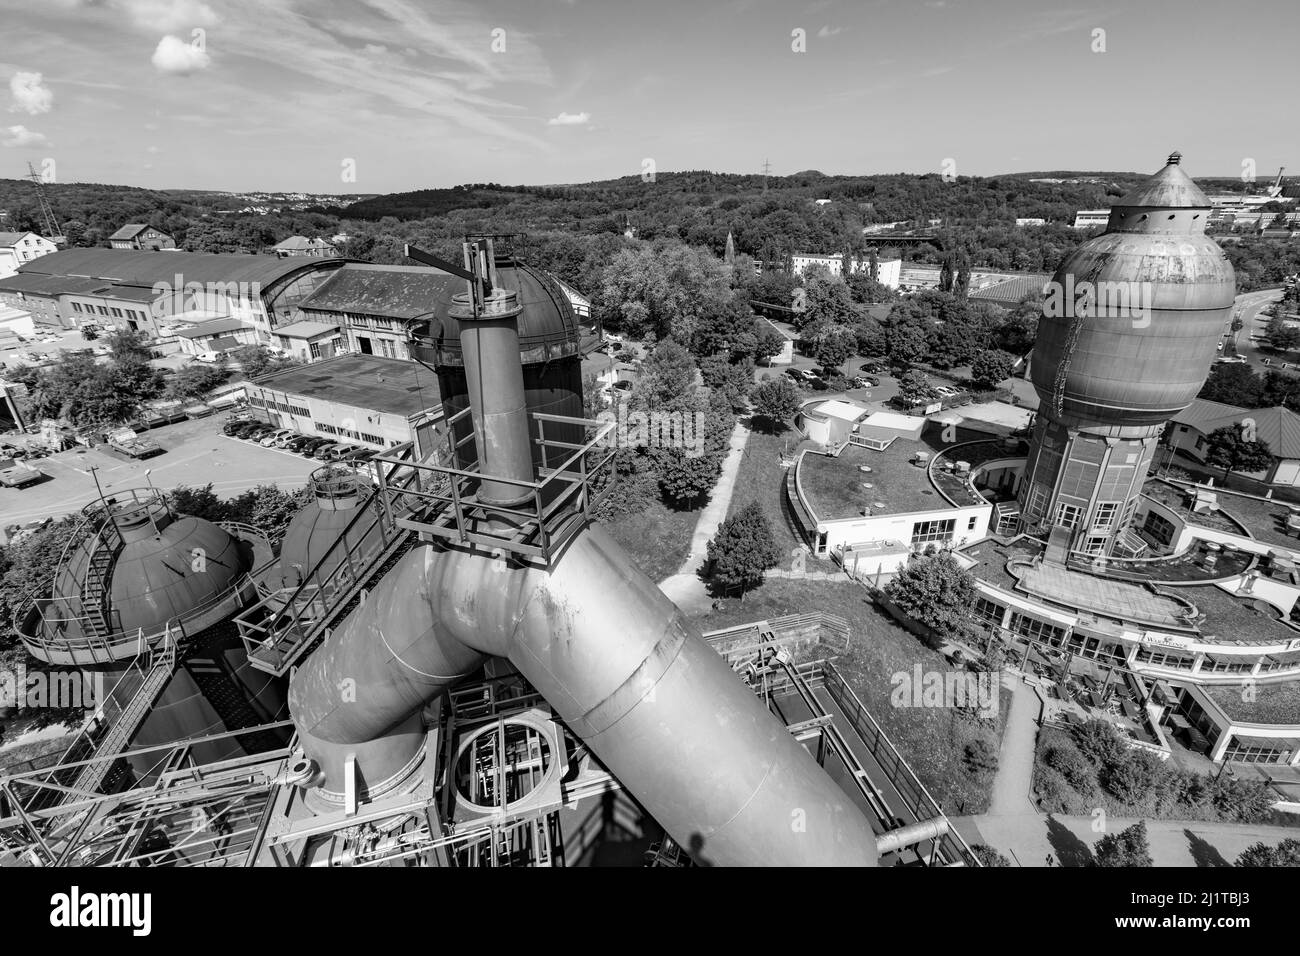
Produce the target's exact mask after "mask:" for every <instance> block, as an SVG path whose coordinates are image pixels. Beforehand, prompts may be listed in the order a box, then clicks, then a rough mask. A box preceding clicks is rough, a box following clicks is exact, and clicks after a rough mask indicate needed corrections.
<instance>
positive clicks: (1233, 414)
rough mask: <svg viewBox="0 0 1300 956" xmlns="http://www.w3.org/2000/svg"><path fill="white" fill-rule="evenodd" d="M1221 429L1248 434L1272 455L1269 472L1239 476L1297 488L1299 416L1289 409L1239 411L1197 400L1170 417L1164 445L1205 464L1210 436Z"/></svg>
mask: <svg viewBox="0 0 1300 956" xmlns="http://www.w3.org/2000/svg"><path fill="white" fill-rule="evenodd" d="M1220 428H1236V429H1242V430H1248V431H1249V433H1250V434H1252V435H1254V436H1255V440H1258V441H1263V442H1265V443H1266V444H1267V445H1268V448H1269V451H1270V452H1272V454H1273V463H1272V464H1271V465H1269V467H1268V468H1266V469H1264V470H1262V471H1256V472H1242V474H1245V475H1248V476H1249V477H1251V478H1255V479H1257V480H1259V481H1262V482H1264V483H1266V484H1270V485H1289V486H1292V487H1297V486H1300V415H1297V414H1296V413H1295V412H1293V411H1291V409H1289V408H1282V407H1281V406H1277V407H1274V408H1238V407H1237V406H1236V405H1225V404H1223V403H1222V402H1209V401H1206V400H1205V399H1203V398H1196V399H1193V400H1192V403H1191V404H1190V405H1188V406H1187V407H1186V408H1185V409H1183V410H1182V411H1181V412H1179V413H1178V414H1176V415H1175V416H1174V417H1173V421H1172V424H1171V425H1170V427H1169V430H1168V431H1167V432H1166V433H1165V437H1164V443H1165V444H1166V445H1167V446H1168V447H1170V448H1175V449H1177V450H1179V451H1181V452H1184V453H1186V454H1188V455H1190V456H1191V457H1192V458H1195V459H1196V460H1197V461H1199V462H1202V463H1205V462H1207V461H1208V458H1209V448H1208V441H1209V436H1210V435H1211V434H1213V433H1214V432H1215V431H1216V430H1218V429H1220Z"/></svg>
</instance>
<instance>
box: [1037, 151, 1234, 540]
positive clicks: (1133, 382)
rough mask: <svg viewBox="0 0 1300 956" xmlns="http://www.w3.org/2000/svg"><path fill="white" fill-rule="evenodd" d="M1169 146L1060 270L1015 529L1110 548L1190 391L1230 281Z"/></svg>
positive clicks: (1200, 373)
mask: <svg viewBox="0 0 1300 956" xmlns="http://www.w3.org/2000/svg"><path fill="white" fill-rule="evenodd" d="M1180 162H1181V156H1180V154H1178V153H1173V154H1172V155H1171V156H1170V157H1169V160H1168V162H1167V163H1166V165H1165V167H1164V168H1163V169H1162V170H1160V171H1159V172H1158V173H1156V174H1155V175H1154V176H1152V177H1151V178H1150V179H1148V180H1147V181H1146V182H1145V183H1143V184H1142V185H1141V186H1139V187H1137V188H1136V189H1135V190H1133V191H1131V192H1129V193H1128V194H1126V195H1125V196H1124V197H1123V198H1121V199H1120V200H1119V201H1118V202H1117V203H1116V204H1115V205H1114V206H1113V207H1112V209H1111V211H1110V221H1109V222H1108V223H1107V225H1106V230H1105V232H1103V233H1102V234H1101V235H1099V236H1096V237H1094V238H1092V239H1089V240H1088V241H1086V242H1084V243H1083V244H1082V245H1081V246H1079V248H1078V249H1076V250H1075V251H1074V252H1073V253H1072V254H1071V255H1070V256H1068V257H1067V258H1066V260H1065V261H1064V262H1063V263H1061V267H1060V268H1059V269H1058V270H1057V271H1056V275H1055V276H1054V277H1053V280H1052V283H1051V284H1050V285H1049V287H1048V294H1047V297H1046V300H1045V302H1044V307H1043V317H1042V319H1041V321H1040V322H1039V326H1038V339H1037V342H1036V343H1035V345H1034V352H1033V359H1032V363H1031V372H1030V378H1031V380H1032V381H1033V384H1034V388H1035V390H1036V391H1037V393H1038V397H1039V400H1040V403H1041V404H1040V406H1039V410H1038V415H1037V418H1036V420H1035V422H1034V427H1033V435H1032V441H1031V444H1030V449H1029V460H1028V463H1027V465H1026V468H1025V474H1024V480H1023V481H1022V482H1021V486H1020V492H1019V495H1020V504H1021V529H1022V530H1025V531H1029V532H1040V533H1041V532H1048V533H1049V534H1050V535H1051V537H1052V540H1053V541H1054V542H1056V543H1058V544H1059V545H1061V546H1064V547H1069V548H1072V549H1076V550H1081V551H1086V552H1088V553H1091V554H1110V553H1112V551H1113V550H1114V549H1115V548H1116V543H1117V540H1118V541H1119V542H1120V545H1121V547H1120V551H1121V552H1123V551H1125V549H1126V547H1127V541H1126V539H1125V537H1124V534H1123V532H1124V530H1125V529H1126V527H1127V525H1128V522H1129V521H1130V519H1131V518H1132V514H1133V510H1134V508H1135V506H1136V503H1137V497H1138V495H1139V493H1140V492H1141V489H1142V484H1143V482H1144V481H1145V480H1146V477H1147V473H1148V471H1149V470H1150V466H1151V461H1152V459H1153V457H1154V454H1155V448H1156V444H1157V442H1158V441H1159V438H1160V434H1161V432H1162V431H1163V429H1164V426H1165V423H1166V422H1168V421H1169V419H1170V418H1172V417H1173V416H1174V415H1175V414H1177V413H1178V412H1179V411H1181V410H1182V409H1184V408H1186V407H1187V406H1188V404H1190V403H1191V401H1192V399H1194V398H1195V397H1196V394H1197V392H1199V391H1200V389H1201V386H1202V385H1203V384H1204V383H1205V379H1206V377H1207V376H1208V374H1209V368H1210V364H1211V362H1212V361H1213V359H1214V357H1215V355H1216V344H1217V343H1218V341H1219V339H1220V337H1221V336H1222V335H1223V333H1224V331H1225V330H1226V325H1227V322H1228V317H1229V313H1230V311H1231V309H1232V303H1233V298H1234V296H1235V294H1236V282H1235V279H1234V275H1233V269H1232V265H1231V264H1230V263H1229V262H1228V260H1227V257H1226V256H1225V255H1224V254H1223V250H1222V249H1220V248H1219V246H1218V245H1217V244H1216V243H1215V242H1214V240H1213V239H1210V238H1209V237H1208V236H1206V235H1205V223H1206V220H1207V219H1208V217H1209V213H1210V202H1209V200H1208V199H1206V197H1205V194H1204V193H1203V192H1201V190H1200V189H1199V188H1198V187H1197V185H1196V184H1195V183H1194V182H1192V180H1191V179H1190V178H1189V177H1188V176H1187V174H1186V173H1185V172H1183V169H1182V166H1181V165H1180Z"/></svg>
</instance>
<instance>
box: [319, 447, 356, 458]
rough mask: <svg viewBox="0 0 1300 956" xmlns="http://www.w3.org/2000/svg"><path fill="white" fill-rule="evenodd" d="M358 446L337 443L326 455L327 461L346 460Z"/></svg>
mask: <svg viewBox="0 0 1300 956" xmlns="http://www.w3.org/2000/svg"><path fill="white" fill-rule="evenodd" d="M356 448H357V446H356V445H335V446H334V447H333V448H331V449H329V451H328V452H327V453H326V455H325V460H326V461H345V460H347V458H348V457H349V456H350V455H351V453H352V452H353V451H355V450H356Z"/></svg>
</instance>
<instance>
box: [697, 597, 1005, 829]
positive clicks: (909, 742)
mask: <svg viewBox="0 0 1300 956" xmlns="http://www.w3.org/2000/svg"><path fill="white" fill-rule="evenodd" d="M815 610H819V611H826V612H827V613H830V614H836V615H839V616H840V617H842V618H844V619H845V620H847V621H848V622H849V629H850V633H851V635H852V637H851V642H850V645H849V648H848V650H847V651H845V652H843V653H840V654H838V655H836V656H835V657H834V660H835V666H836V667H837V668H839V670H840V672H841V673H842V674H843V675H844V679H845V680H846V681H848V683H849V685H850V686H851V687H852V688H853V691H854V693H856V694H857V695H858V697H859V698H861V700H862V703H863V704H864V705H865V706H866V707H867V709H868V710H869V711H871V715H872V716H873V717H874V718H875V719H876V722H877V723H879V724H880V726H881V727H882V728H883V729H884V731H885V733H886V734H888V735H889V739H890V740H892V741H893V743H894V746H895V747H897V748H898V750H899V752H900V753H901V754H902V755H903V757H904V758H905V759H906V760H907V761H908V763H910V764H911V766H912V769H913V770H914V771H915V772H916V775H917V776H918V777H919V778H920V779H921V782H922V783H924V784H925V786H926V788H927V789H928V790H929V791H930V793H931V794H932V795H933V796H934V798H935V799H936V800H938V801H939V804H940V805H941V806H942V807H943V809H944V810H945V812H947V813H952V814H969V813H982V812H983V811H984V810H986V809H988V803H989V797H990V794H991V791H992V785H993V776H992V773H991V772H982V773H975V772H973V771H972V770H971V769H970V768H969V767H968V766H967V764H966V762H965V760H964V755H965V752H966V746H967V744H968V743H970V742H972V741H974V740H976V739H980V738H982V739H984V740H985V741H986V742H987V743H988V744H989V745H990V746H991V747H992V749H993V752H994V753H996V752H997V750H998V748H999V745H1000V740H1001V734H1002V726H1003V723H1004V721H1003V718H1002V715H1004V714H1005V712H1006V707H1005V706H1002V707H999V709H998V713H999V718H998V719H997V720H996V721H991V720H980V719H977V718H974V717H972V716H969V715H967V714H965V713H963V712H961V711H958V710H956V709H952V708H927V707H895V706H894V705H893V703H892V702H891V699H890V697H891V694H892V692H893V690H894V687H895V684H894V681H893V679H892V678H893V676H894V675H895V674H898V673H909V674H910V673H913V672H914V668H915V667H916V665H917V664H920V665H921V669H922V671H923V672H929V671H938V672H947V671H950V670H951V669H952V666H953V665H952V664H950V663H949V662H948V660H947V659H946V658H944V657H943V656H942V655H941V654H939V653H938V652H937V651H934V650H931V649H930V648H928V647H926V646H925V645H923V644H922V643H921V642H920V641H918V640H917V639H916V638H915V637H913V636H912V635H911V634H909V633H908V632H907V631H906V630H904V629H903V628H902V627H900V626H899V625H898V624H896V623H894V621H893V620H892V619H890V618H889V617H888V616H887V615H885V614H884V613H883V612H881V611H878V610H876V608H875V606H874V605H873V604H872V603H871V598H870V596H869V595H868V594H867V592H866V591H865V590H863V589H862V588H861V587H860V586H859V585H856V584H853V583H851V582H848V581H845V582H831V581H808V580H795V579H788V578H778V579H774V580H771V581H768V582H767V583H765V584H764V585H763V586H762V587H760V588H758V589H757V590H755V591H751V592H750V593H749V594H747V595H746V596H745V597H744V599H743V600H736V599H729V600H726V601H724V602H723V607H722V608H721V609H719V610H718V611H714V612H712V613H710V614H708V615H707V616H705V617H701V618H697V619H696V620H695V623H696V624H697V625H698V626H699V627H700V628H701V629H702V630H705V631H710V630H718V629H720V628H724V627H729V626H732V625H735V624H745V623H749V622H750V621H756V620H763V619H767V618H773V617H781V616H783V615H787V614H804V613H808V612H811V611H815ZM808 653H810V654H818V655H820V656H829V654H828V652H827V650H826V649H825V648H812V649H810V650H809V651H808ZM1002 704H1004V705H1005V704H1007V700H1006V695H1005V694H1004V695H1003V696H1002Z"/></svg>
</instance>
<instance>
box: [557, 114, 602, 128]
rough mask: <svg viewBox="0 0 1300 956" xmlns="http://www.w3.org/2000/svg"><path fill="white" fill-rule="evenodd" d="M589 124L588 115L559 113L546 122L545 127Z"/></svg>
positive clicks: (589, 115) (589, 118)
mask: <svg viewBox="0 0 1300 956" xmlns="http://www.w3.org/2000/svg"><path fill="white" fill-rule="evenodd" d="M590 122H591V114H590V113H561V114H560V115H559V116H553V117H551V118H550V119H548V120H547V121H546V125H547V126H586V125H587V124H588V123H590Z"/></svg>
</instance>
